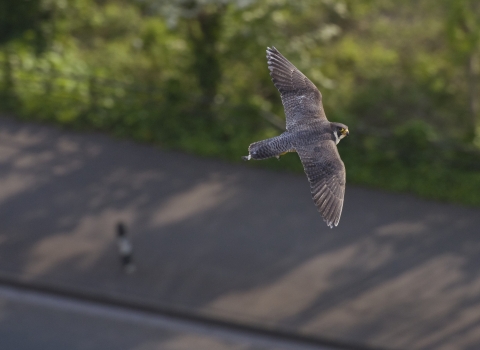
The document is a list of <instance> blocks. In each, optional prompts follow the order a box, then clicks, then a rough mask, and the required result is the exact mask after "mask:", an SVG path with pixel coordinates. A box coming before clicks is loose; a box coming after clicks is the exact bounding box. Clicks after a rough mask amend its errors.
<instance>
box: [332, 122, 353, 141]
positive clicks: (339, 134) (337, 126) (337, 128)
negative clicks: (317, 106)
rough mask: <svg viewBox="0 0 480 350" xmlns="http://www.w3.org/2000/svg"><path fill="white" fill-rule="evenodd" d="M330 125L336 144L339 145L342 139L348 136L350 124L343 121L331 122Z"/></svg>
mask: <svg viewBox="0 0 480 350" xmlns="http://www.w3.org/2000/svg"><path fill="white" fill-rule="evenodd" d="M330 126H331V127H332V133H333V138H334V141H335V144H337V145H338V143H339V142H340V140H341V139H343V138H344V137H345V136H348V134H349V131H348V126H346V125H345V124H341V123H330Z"/></svg>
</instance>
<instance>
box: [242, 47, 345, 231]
mask: <svg viewBox="0 0 480 350" xmlns="http://www.w3.org/2000/svg"><path fill="white" fill-rule="evenodd" d="M267 60H268V69H269V70H270V76H271V77H272V81H273V84H274V85H275V87H276V88H277V89H278V91H279V92H280V95H281V98H282V103H283V107H284V109H285V117H286V131H285V132H284V133H283V134H281V135H279V136H276V137H272V138H270V139H267V140H262V141H258V142H254V143H252V144H251V145H250V146H249V147H248V156H244V157H242V159H243V160H250V159H257V160H260V159H267V158H271V157H277V159H280V156H281V155H283V154H285V153H287V152H297V153H298V155H299V157H300V160H301V162H302V164H303V168H304V170H305V173H306V174H307V177H308V181H309V182H310V192H311V193H312V198H313V201H314V203H315V205H316V207H317V209H318V211H319V212H320V214H321V215H322V217H323V220H324V221H325V222H326V223H327V225H328V226H329V227H330V228H332V227H333V225H335V226H337V225H338V222H339V221H340V215H341V214H342V208H343V197H344V194H345V165H344V164H343V162H342V160H341V159H340V155H339V154H338V150H337V146H336V145H337V144H338V143H339V142H340V140H341V139H343V138H344V137H345V136H348V134H349V131H348V127H347V126H346V125H344V124H340V123H331V122H329V121H328V120H327V117H326V116H325V112H324V110H323V105H322V94H321V93H320V91H319V90H318V89H317V88H316V87H315V85H314V84H313V83H312V82H311V81H310V80H309V79H308V78H307V77H306V76H305V75H303V74H302V72H300V71H299V70H298V69H297V68H296V67H295V66H294V65H293V64H292V63H290V62H289V61H288V60H287V59H286V58H285V57H283V55H282V54H281V53H280V52H279V51H278V50H277V49H276V48H275V47H272V48H267Z"/></svg>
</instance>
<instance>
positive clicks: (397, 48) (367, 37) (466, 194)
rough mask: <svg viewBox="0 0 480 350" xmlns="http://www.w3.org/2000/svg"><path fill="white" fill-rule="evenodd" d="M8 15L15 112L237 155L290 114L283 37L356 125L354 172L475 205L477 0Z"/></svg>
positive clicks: (133, 5) (1, 49)
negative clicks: (276, 55)
mask: <svg viewBox="0 0 480 350" xmlns="http://www.w3.org/2000/svg"><path fill="white" fill-rule="evenodd" d="M0 25H1V26H2V28H1V29H2V30H1V31H0V111H3V112H9V113H11V114H13V115H15V116H17V117H18V118H22V119H24V120H36V121H43V122H52V123H58V124H61V125H64V126H66V127H69V128H76V129H81V130H101V131H104V132H108V133H110V134H112V135H115V136H117V137H121V138H132V139H135V140H138V141H141V142H148V143H152V144H156V145H159V146H160V147H163V148H171V149H178V150H183V151H186V152H190V153H194V154H198V155H202V156H209V157H220V158H224V159H228V160H231V161H240V156H241V155H245V154H246V152H247V147H248V145H249V144H250V143H251V142H253V141H257V140H259V139H263V138H267V137H271V136H274V135H277V134H278V133H279V132H281V128H282V125H283V123H284V114H283V107H282V104H281V101H280V97H279V94H278V92H277V91H276V89H275V87H274V86H273V84H272V83H271V81H270V77H269V75H268V69H267V66H266V60H265V49H266V47H267V46H275V47H277V48H278V49H279V50H280V51H281V52H282V53H283V54H284V55H285V56H286V57H287V58H288V59H289V60H291V61H292V63H294V64H295V65H296V66H297V67H298V68H299V69H300V70H302V72H303V73H305V74H306V75H307V76H308V77H309V78H310V79H311V80H312V81H313V82H314V83H315V84H316V85H317V86H318V87H319V89H320V90H321V92H322V94H323V98H324V106H325V110H326V113H327V116H328V118H329V120H330V121H340V122H342V123H345V124H347V125H348V126H349V129H350V137H349V138H348V139H346V140H344V141H342V142H341V143H340V144H339V150H340V153H341V155H342V158H343V160H344V162H345V164H346V167H347V181H348V182H349V183H355V184H359V185H367V186H372V187H377V188H383V189H386V190H391V191H397V192H410V193H415V194H418V195H421V196H423V197H426V198H432V199H437V200H444V201H452V202H458V203H464V204H468V205H477V206H479V205H480V2H478V1H475V0H464V1H458V0H440V1H439V0H420V1H418V0H406V1H401V2H400V1H394V0H382V1H370V0H322V1H319V0H303V1H287V0H264V1H250V0H230V1H228V0H176V1H175V0H172V1H161V0H137V1H133V0H132V1H121V0H72V1H66V0H29V1H22V2H21V1H10V0H0ZM253 166H263V167H270V168H273V169H285V170H291V171H302V169H301V164H300V162H299V161H298V159H297V157H296V155H293V154H288V155H286V156H284V157H282V159H281V161H280V162H277V161H276V160H275V159H273V160H270V161H265V162H258V163H255V165H253Z"/></svg>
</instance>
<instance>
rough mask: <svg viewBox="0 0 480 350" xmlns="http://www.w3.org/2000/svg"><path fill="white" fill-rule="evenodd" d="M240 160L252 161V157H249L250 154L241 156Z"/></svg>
mask: <svg viewBox="0 0 480 350" xmlns="http://www.w3.org/2000/svg"><path fill="white" fill-rule="evenodd" d="M242 159H243V160H244V161H247V160H250V159H252V156H251V155H250V154H249V155H248V156H242Z"/></svg>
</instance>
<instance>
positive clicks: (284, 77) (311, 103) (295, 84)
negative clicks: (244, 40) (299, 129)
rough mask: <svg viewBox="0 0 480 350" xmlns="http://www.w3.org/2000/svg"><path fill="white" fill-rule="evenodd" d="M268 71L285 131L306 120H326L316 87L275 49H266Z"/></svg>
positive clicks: (320, 97) (320, 95)
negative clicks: (279, 102)
mask: <svg viewBox="0 0 480 350" xmlns="http://www.w3.org/2000/svg"><path fill="white" fill-rule="evenodd" d="M267 60H268V69H269V70H270V76H271V77H272V81H273V84H274V85H275V87H276V88H277V89H278V91H280V95H281V96H282V103H283V107H284V108H285V116H286V119H287V130H288V129H289V128H291V127H293V126H294V125H295V124H297V123H298V122H301V121H302V120H305V119H308V118H320V119H325V120H326V119H327V118H326V116H325V113H324V111H323V105H322V94H321V93H320V91H318V89H317V87H316V86H315V85H314V84H313V83H312V82H311V81H310V80H309V79H308V78H307V77H306V76H305V75H303V73H302V72H300V71H299V70H298V69H297V68H295V66H294V65H293V64H291V63H290V62H289V61H288V60H287V59H286V58H285V57H283V55H282V54H281V53H280V52H279V51H278V50H277V49H276V48H275V47H272V48H267Z"/></svg>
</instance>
